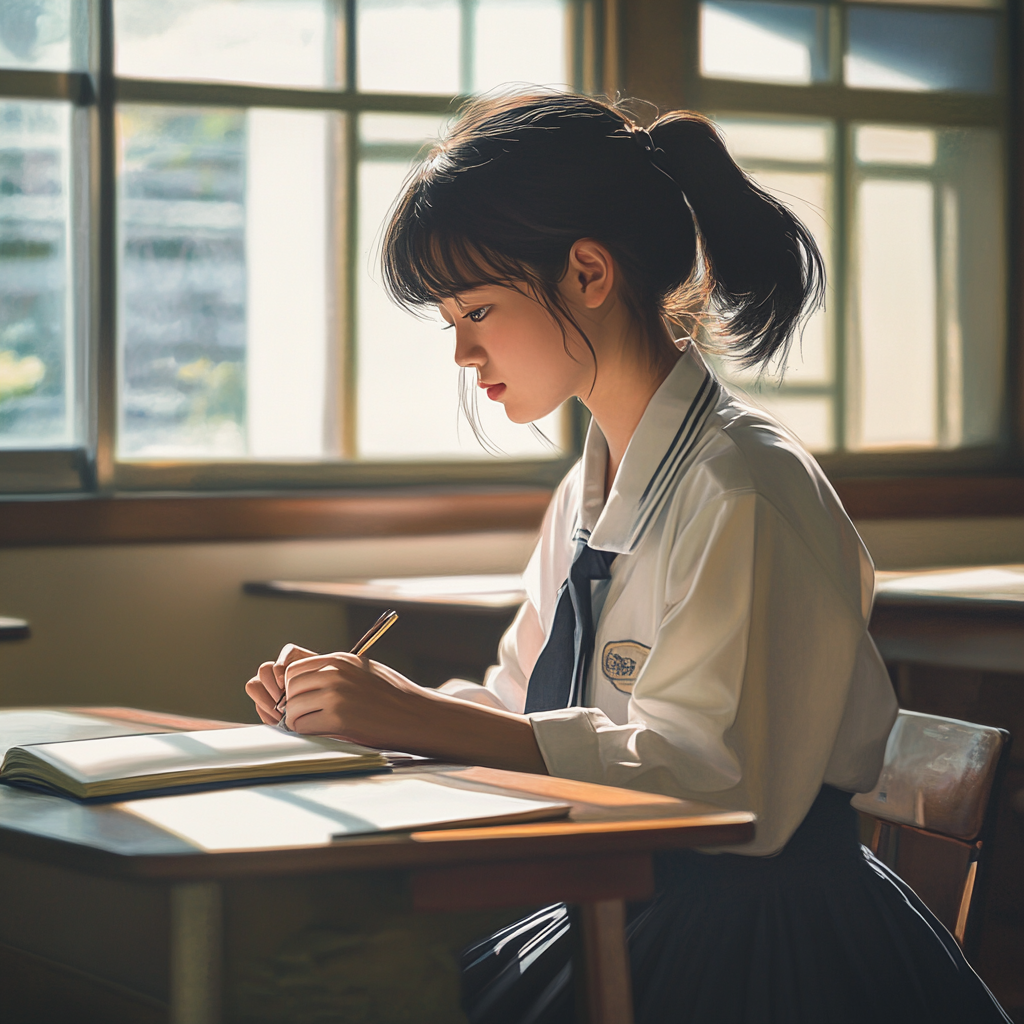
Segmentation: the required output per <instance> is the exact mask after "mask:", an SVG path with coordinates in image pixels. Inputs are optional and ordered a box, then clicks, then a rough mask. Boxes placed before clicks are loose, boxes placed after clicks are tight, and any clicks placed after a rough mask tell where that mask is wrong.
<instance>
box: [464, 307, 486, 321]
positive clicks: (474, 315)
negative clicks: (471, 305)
mask: <svg viewBox="0 0 1024 1024" xmlns="http://www.w3.org/2000/svg"><path fill="white" fill-rule="evenodd" d="M490 311H491V307H490V306H481V307H480V308H479V309H473V310H470V312H468V313H467V314H466V316H468V317H469V319H470V320H472V321H473V323H475V324H478V323H480V321H481V320H483V318H484V317H485V316H487V314H488V313H489V312H490Z"/></svg>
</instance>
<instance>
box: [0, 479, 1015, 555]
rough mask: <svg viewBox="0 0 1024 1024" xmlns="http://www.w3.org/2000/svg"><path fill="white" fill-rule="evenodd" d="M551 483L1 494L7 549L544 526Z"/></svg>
mask: <svg viewBox="0 0 1024 1024" xmlns="http://www.w3.org/2000/svg"><path fill="white" fill-rule="evenodd" d="M835 487H836V490H837V492H838V493H839V497H840V498H841V499H842V501H843V504H844V505H845V506H846V510H847V511H848V512H849V513H850V516H851V517H852V518H853V519H855V520H858V519H935V518H949V519H958V518H970V517H985V516H1022V517H1024V477H920V478H909V479H908V478H901V479H883V478H879V479H872V480H838V481H836V482H835ZM550 499H551V492H550V491H549V490H548V489H546V488H518V489H513V488H504V489H491V490H476V491H465V490H463V491H456V490H449V491H443V490H436V491H427V490H423V491H390V492H388V491H380V492H364V493H356V494H299V495H297V494H281V495H266V494H264V495H198V494H197V495H187V496H186V495H175V496H164V495H130V496H129V495H126V496H119V497H88V496H80V497H64V496H62V497H54V498H40V499H27V500H25V499H14V500H9V501H0V548H2V547H25V546H30V545H35V546H43V545H79V544H154V543H175V542H177V543H182V542H186V543H188V542H199V541H258V540H288V539H313V538H323V539H329V538H335V539H344V538H357V537H395V536H429V535H431V534H446V533H474V532H483V531H491V530H536V529H537V528H538V527H539V526H540V523H541V519H542V518H543V516H544V511H545V509H546V508H547V505H548V502H549V501H550Z"/></svg>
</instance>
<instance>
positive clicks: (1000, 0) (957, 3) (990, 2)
mask: <svg viewBox="0 0 1024 1024" xmlns="http://www.w3.org/2000/svg"><path fill="white" fill-rule="evenodd" d="M861 3H871V4H900V5H906V4H924V5H926V6H928V7H988V8H992V9H995V10H1000V11H1001V10H1003V9H1004V8H1005V7H1006V0H861Z"/></svg>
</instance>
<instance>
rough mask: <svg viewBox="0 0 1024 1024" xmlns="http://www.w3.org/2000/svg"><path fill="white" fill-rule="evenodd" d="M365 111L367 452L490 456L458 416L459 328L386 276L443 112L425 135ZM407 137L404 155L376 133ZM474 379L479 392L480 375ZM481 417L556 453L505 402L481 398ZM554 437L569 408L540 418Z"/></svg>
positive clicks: (504, 435)
mask: <svg viewBox="0 0 1024 1024" xmlns="http://www.w3.org/2000/svg"><path fill="white" fill-rule="evenodd" d="M389 117H390V115H386V114H376V115H364V116H363V117H362V118H361V123H362V125H363V128H362V131H361V135H362V137H363V139H364V140H366V141H364V143H363V146H362V159H361V160H360V165H359V183H358V188H359V242H358V250H357V254H356V259H357V275H358V281H357V308H358V325H357V339H358V417H357V431H358V452H359V456H360V457H361V458H366V459H410V458H486V457H488V456H487V454H486V452H485V451H484V450H483V449H482V448H481V446H480V444H479V443H478V442H477V440H476V439H475V437H474V436H473V433H472V431H471V430H470V428H469V425H468V424H467V423H466V422H465V421H464V420H462V419H461V417H460V415H459V372H458V367H457V366H456V365H455V362H454V359H453V356H454V350H455V340H454V332H452V331H444V330H443V327H444V326H445V325H444V322H443V321H442V320H441V318H440V316H439V315H437V314H428V317H427V318H426V319H418V318H416V317H413V316H411V315H409V314H407V313H404V312H403V311H401V310H400V309H397V308H396V307H395V306H394V305H393V304H392V303H391V302H390V300H389V299H388V297H387V296H386V295H385V293H384V290H383V288H382V286H381V283H380V270H379V259H380V236H381V229H382V225H383V223H384V221H385V219H386V216H387V213H388V210H389V209H390V208H391V206H392V204H393V203H394V201H395V199H396V197H397V196H398V194H399V192H400V190H401V187H402V183H403V182H404V180H405V178H406V175H407V174H408V172H409V165H410V162H411V161H412V160H413V159H414V158H415V155H416V153H417V152H418V151H419V150H420V148H421V147H422V146H423V145H424V144H425V143H426V142H427V141H429V140H430V139H432V138H433V137H435V136H436V134H437V131H438V127H439V126H438V121H437V120H436V119H435V120H434V123H433V127H432V128H430V127H429V126H428V123H427V119H426V118H424V119H423V120H422V122H421V125H422V127H423V128H424V132H423V135H422V136H420V138H418V139H417V138H412V137H411V132H410V131H409V129H410V128H411V127H412V124H411V123H410V122H411V119H410V118H408V117H402V116H395V117H394V121H395V125H394V130H393V131H391V132H389V131H388V130H387V127H386V122H387V121H388V119H389ZM388 135H390V136H391V138H392V139H393V138H395V136H399V135H401V136H404V139H405V142H406V145H407V150H406V153H405V155H404V156H402V155H399V153H398V152H396V149H397V147H396V146H395V145H394V144H393V143H392V144H381V143H379V144H378V145H376V146H375V145H373V144H371V143H370V142H369V140H370V139H374V140H379V139H381V137H382V136H385V137H386V136H388ZM470 385H471V387H472V391H473V393H474V394H476V391H477V389H476V388H475V386H473V385H475V377H473V378H471V380H470ZM479 411H480V420H481V422H482V424H483V427H484V429H485V431H486V433H487V436H488V437H489V438H490V439H491V441H492V442H493V444H494V445H495V446H497V447H498V448H499V449H500V450H501V451H502V452H503V453H504V454H506V455H509V456H514V457H518V458H550V457H551V456H552V455H554V454H557V452H555V451H553V450H552V449H551V448H550V447H549V446H548V445H545V444H544V443H543V442H542V441H541V440H539V439H538V438H536V437H535V436H534V435H533V434H532V433H531V432H530V430H529V428H528V427H526V426H522V425H517V424H514V423H511V422H510V421H509V420H508V418H507V417H506V416H505V413H504V411H503V409H502V408H501V406H500V405H498V404H497V403H493V402H490V401H488V400H487V399H486V398H482V399H481V401H480V409H479ZM538 426H539V427H540V428H541V430H543V432H544V433H545V434H546V435H547V437H548V438H550V439H551V440H552V441H553V442H555V443H556V444H559V445H560V444H562V443H563V432H562V415H561V411H559V412H556V413H554V414H552V415H551V416H549V417H547V418H546V420H544V421H542V422H541V423H539V424H538Z"/></svg>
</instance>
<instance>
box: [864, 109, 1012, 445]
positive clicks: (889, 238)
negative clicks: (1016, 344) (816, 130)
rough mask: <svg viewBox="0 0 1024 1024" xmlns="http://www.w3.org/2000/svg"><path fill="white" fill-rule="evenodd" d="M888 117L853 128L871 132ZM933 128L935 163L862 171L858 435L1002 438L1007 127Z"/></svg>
mask: <svg viewBox="0 0 1024 1024" xmlns="http://www.w3.org/2000/svg"><path fill="white" fill-rule="evenodd" d="M879 128H880V126H871V125H869V126H863V127H860V128H858V129H857V130H856V131H855V139H854V148H855V150H856V151H857V152H858V153H859V152H860V151H861V137H866V138H868V139H871V137H872V135H873V134H875V133H877V132H878V131H879ZM922 131H927V132H929V133H932V132H933V133H934V135H935V137H936V141H935V160H934V163H933V165H931V166H918V167H908V168H907V169H906V170H902V169H901V170H895V169H894V170H888V169H883V168H879V169H877V170H876V169H874V168H867V167H865V168H863V169H862V170H861V171H860V172H859V174H858V175H857V179H858V180H857V185H856V204H857V206H856V212H855V218H854V223H855V231H856V236H855V240H854V241H855V245H856V253H857V259H856V268H855V269H856V273H857V284H856V286H857V295H856V302H855V317H856V330H855V332H854V336H853V338H852V342H853V345H854V365H855V366H856V367H857V368H858V370H859V382H858V390H859V399H858V403H857V416H858V418H859V431H858V433H859V436H858V437H857V438H856V442H857V443H858V444H859V445H860V446H861V447H865V448H879V447H893V446H897V447H908V446H928V447H934V446H941V447H955V446H958V445H970V444H983V443H987V442H991V441H993V440H994V439H995V438H996V437H997V436H998V431H999V423H1000V417H1001V414H1002V413H1001V410H1002V406H1003V400H1002V391H1003V387H1002V379H1003V369H1002V367H1003V358H1004V351H1005V349H1004V345H1005V341H1004V338H1005V330H1006V322H1005V288H1006V262H1005V261H1006V254H1005V245H1006V241H1005V233H1004V231H1005V229H1004V224H1005V210H1004V202H1005V200H1004V192H1003V181H1002V171H1001V167H1002V156H1001V145H1000V140H999V135H998V133H997V132H996V131H994V130H990V129H945V130H942V129H934V130H932V129H922Z"/></svg>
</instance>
